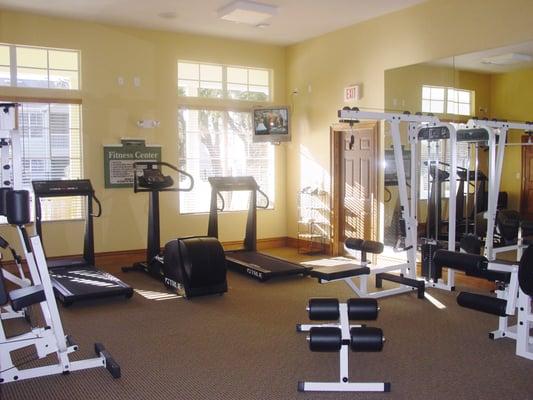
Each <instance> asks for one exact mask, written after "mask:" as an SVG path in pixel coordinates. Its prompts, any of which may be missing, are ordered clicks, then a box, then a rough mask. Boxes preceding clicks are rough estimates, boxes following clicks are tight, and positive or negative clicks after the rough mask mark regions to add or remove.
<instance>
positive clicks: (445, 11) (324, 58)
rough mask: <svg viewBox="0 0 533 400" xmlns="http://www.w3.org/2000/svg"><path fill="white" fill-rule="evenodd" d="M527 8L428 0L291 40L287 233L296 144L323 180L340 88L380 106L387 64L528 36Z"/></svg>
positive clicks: (292, 220)
mask: <svg viewBox="0 0 533 400" xmlns="http://www.w3.org/2000/svg"><path fill="white" fill-rule="evenodd" d="M532 12H533V2H531V1H529V0H511V1H506V2H503V1H500V0H469V1H463V0H447V1H437V0H434V1H429V2H426V3H422V4H421V5H418V6H415V7H412V8H408V9H405V10H402V11H400V12H396V13H393V14H388V15H385V16H383V17H380V18H377V19H374V20H371V21H367V22H364V23H361V24H358V25H355V26H351V27H349V28H346V29H342V30H339V31H335V32H332V33H329V34H326V35H323V36H321V37H318V38H315V39H311V40H308V41H305V42H302V43H299V44H296V45H294V46H291V47H289V49H288V52H287V57H288V58H287V80H288V87H287V89H288V93H291V92H292V91H293V90H294V89H298V91H299V94H298V95H296V96H292V102H293V103H294V110H295V112H294V113H293V128H294V129H293V141H292V143H291V144H290V145H289V146H288V148H287V150H288V154H287V170H288V171H290V173H289V175H288V176H287V196H288V200H287V205H288V210H287V212H288V222H289V226H288V232H289V235H290V236H295V234H296V229H297V228H296V220H297V208H296V196H297V191H298V189H299V187H300V173H301V171H300V157H301V151H302V149H304V148H305V150H306V152H307V155H306V158H308V159H312V160H313V161H314V162H315V163H316V164H317V165H318V166H319V167H317V169H318V168H321V169H322V170H323V175H324V176H325V177H326V179H325V180H324V181H325V182H324V186H326V187H327V186H329V183H328V182H327V177H329V163H330V160H329V158H330V157H329V129H330V126H331V124H333V123H335V122H337V118H336V116H337V110H338V109H339V108H340V107H342V106H343V105H344V104H343V92H342V89H343V87H345V86H347V85H349V84H352V83H362V84H363V85H364V90H363V91H364V97H363V99H362V100H360V101H359V102H358V103H355V104H351V105H358V106H361V107H367V108H378V109H382V108H383V107H384V105H385V102H384V72H385V71H386V70H388V69H391V68H398V67H400V66H404V65H411V64H416V63H421V62H427V61H431V60H436V59H441V58H444V57H449V56H452V55H458V54H463V53H469V52H473V51H476V50H481V49H487V48H493V47H500V46H505V45H509V44H512V43H517V42H522V41H526V40H531V39H532V38H533V25H531V23H530V21H529V16H530V15H531V13H532ZM309 86H310V87H311V91H310V92H309V90H308V87H309ZM302 173H303V174H305V172H303V171H302Z"/></svg>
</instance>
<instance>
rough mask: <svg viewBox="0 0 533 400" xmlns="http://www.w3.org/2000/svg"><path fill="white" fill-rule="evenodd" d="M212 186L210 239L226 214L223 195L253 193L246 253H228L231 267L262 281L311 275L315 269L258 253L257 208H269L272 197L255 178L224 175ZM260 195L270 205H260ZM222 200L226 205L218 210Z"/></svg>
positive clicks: (214, 235)
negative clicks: (227, 193) (226, 193)
mask: <svg viewBox="0 0 533 400" xmlns="http://www.w3.org/2000/svg"><path fill="white" fill-rule="evenodd" d="M208 180H209V183H210V184H211V208H210V211H209V228H208V234H207V235H208V236H211V237H216V238H218V212H222V211H224V206H225V205H224V198H223V197H222V195H221V192H235V191H250V193H251V195H250V203H249V207H248V218H247V221H246V235H245V238H244V248H243V249H242V250H232V251H226V261H227V265H228V268H231V269H233V270H235V271H238V272H241V273H243V274H247V275H248V276H250V277H252V278H255V279H257V280H259V281H261V282H264V281H267V280H269V279H270V278H275V277H280V276H289V275H307V274H308V272H309V271H310V270H311V269H312V268H311V267H308V266H302V265H299V264H295V263H292V262H289V261H286V260H282V259H280V258H277V257H273V256H270V255H267V254H263V253H259V252H258V251H257V208H267V207H268V202H269V200H268V196H267V195H266V194H265V193H264V192H262V191H261V190H260V189H259V185H258V184H257V182H256V181H255V179H254V178H253V177H252V176H223V177H211V178H208ZM257 192H259V193H261V195H262V196H264V198H265V199H266V201H267V204H266V206H258V205H257ZM218 199H220V200H221V203H222V206H221V208H218Z"/></svg>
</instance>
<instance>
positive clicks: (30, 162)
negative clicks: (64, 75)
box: [19, 103, 84, 221]
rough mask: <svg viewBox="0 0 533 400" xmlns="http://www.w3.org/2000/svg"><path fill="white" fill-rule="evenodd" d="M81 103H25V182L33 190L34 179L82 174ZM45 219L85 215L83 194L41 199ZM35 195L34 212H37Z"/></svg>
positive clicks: (22, 129) (22, 124) (22, 126)
mask: <svg viewBox="0 0 533 400" xmlns="http://www.w3.org/2000/svg"><path fill="white" fill-rule="evenodd" d="M80 113H81V107H80V105H78V104H53V103H21V105H20V109H19V131H20V134H21V142H22V168H23V171H22V184H23V188H24V189H27V190H29V191H30V192H32V189H33V188H32V185H31V182H32V181H33V180H51V179H80V178H81V177H82V157H81V155H82V151H81V147H82V143H81V126H80V121H81V118H80ZM41 205H42V211H43V220H45V221H51V220H68V219H79V218H82V211H83V207H84V206H83V204H82V199H81V198H79V197H78V198H76V197H64V198H49V199H43V200H42V201H41ZM34 208H35V206H34V204H33V196H32V213H33V212H34Z"/></svg>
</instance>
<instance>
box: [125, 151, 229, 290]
mask: <svg viewBox="0 0 533 400" xmlns="http://www.w3.org/2000/svg"><path fill="white" fill-rule="evenodd" d="M162 167H167V168H170V169H172V170H173V171H175V172H177V174H178V176H180V175H184V176H185V177H186V178H187V179H188V180H189V182H190V183H189V186H188V187H187V188H181V187H179V186H175V185H174V179H172V177H171V176H169V175H163V172H162V171H161V168H162ZM133 171H134V172H133V173H134V177H133V191H134V192H135V193H142V192H148V193H150V197H149V199H150V200H149V208H148V239H147V249H146V260H145V261H143V262H137V263H135V264H133V265H132V266H128V267H122V271H123V272H129V271H143V272H145V273H147V274H148V275H150V276H152V277H154V278H157V279H160V280H162V281H163V283H164V284H165V286H166V287H167V288H169V289H170V290H172V291H174V292H176V293H178V294H179V295H182V296H184V297H194V296H202V295H208V294H217V293H218V294H222V293H225V292H227V290H228V286H227V282H226V258H225V256H224V249H223V248H222V245H221V244H220V242H219V241H218V239H216V238H214V237H207V236H195V237H187V238H178V239H174V240H171V241H170V242H168V243H167V244H166V245H165V249H164V251H163V253H161V243H160V242H161V239H160V218H159V192H188V191H191V190H192V189H193V187H194V179H193V177H192V176H191V175H190V174H188V173H187V172H185V171H183V170H180V169H178V168H177V167H175V166H174V165H171V164H168V163H166V162H156V161H137V162H134V163H133Z"/></svg>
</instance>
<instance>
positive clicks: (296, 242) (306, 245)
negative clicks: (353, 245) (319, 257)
mask: <svg viewBox="0 0 533 400" xmlns="http://www.w3.org/2000/svg"><path fill="white" fill-rule="evenodd" d="M287 247H292V248H295V249H302V250H303V251H302V253H307V252H309V253H312V252H313V251H314V249H316V248H317V243H316V242H312V241H310V240H303V239H296V238H293V237H288V238H287ZM307 250H308V251H307ZM321 253H322V254H327V255H329V254H331V245H330V244H329V243H325V244H324V250H323V251H321Z"/></svg>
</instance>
